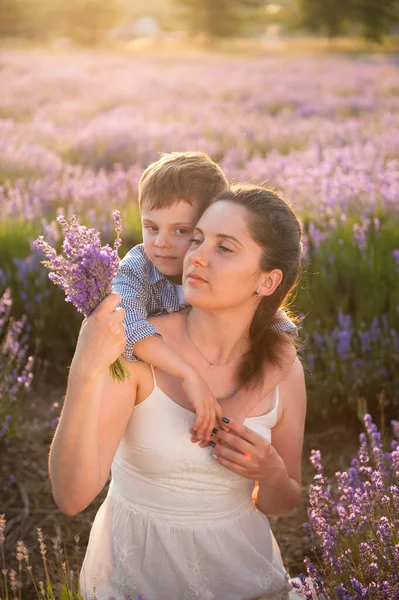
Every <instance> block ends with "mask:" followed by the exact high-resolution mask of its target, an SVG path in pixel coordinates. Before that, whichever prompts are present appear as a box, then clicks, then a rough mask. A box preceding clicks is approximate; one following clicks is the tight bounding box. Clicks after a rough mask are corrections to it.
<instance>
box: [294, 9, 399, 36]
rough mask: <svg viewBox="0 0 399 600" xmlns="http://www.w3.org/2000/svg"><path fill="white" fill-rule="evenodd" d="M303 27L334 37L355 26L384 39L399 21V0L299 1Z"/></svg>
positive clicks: (367, 34)
mask: <svg viewBox="0 0 399 600" xmlns="http://www.w3.org/2000/svg"><path fill="white" fill-rule="evenodd" d="M296 6H297V9H298V12H299V23H298V25H299V26H300V27H304V28H305V29H309V30H310V31H314V32H316V31H318V32H321V33H325V34H327V35H328V36H329V37H330V38H333V37H336V36H337V35H340V34H341V33H343V32H348V31H349V32H350V30H351V29H352V30H353V28H355V29H356V28H360V31H361V32H362V35H363V36H364V37H365V38H366V39H368V40H371V41H375V42H381V41H382V38H383V36H384V35H386V34H389V33H390V32H392V30H393V28H394V27H395V25H396V24H398V23H399V8H398V1H397V0H296Z"/></svg>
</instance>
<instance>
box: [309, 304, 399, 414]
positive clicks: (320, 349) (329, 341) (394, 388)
mask: <svg viewBox="0 0 399 600" xmlns="http://www.w3.org/2000/svg"><path fill="white" fill-rule="evenodd" d="M302 356H303V358H304V363H305V365H306V367H307V369H308V370H309V372H310V377H309V380H308V389H309V393H310V394H311V395H312V396H314V397H317V398H323V402H321V403H319V404H318V405H316V404H312V405H310V406H309V417H311V416H313V417H315V416H316V415H319V416H322V417H328V416H332V415H333V414H335V415H339V414H340V413H341V414H342V413H343V412H345V411H346V410H347V408H348V405H349V406H350V407H351V408H352V411H353V413H354V414H356V412H357V410H358V408H359V401H360V400H361V399H363V400H362V402H363V403H364V402H365V401H366V399H367V410H369V411H371V412H372V413H373V414H377V413H378V412H380V414H381V416H382V418H383V412H384V408H386V407H384V406H381V401H380V402H379V399H381V393H383V394H384V396H385V398H388V399H389V402H388V404H389V407H390V411H391V412H392V413H394V412H395V410H396V411H397V408H398V407H399V331H398V330H397V329H396V328H394V327H391V326H390V323H389V320H388V318H387V316H386V315H383V316H382V317H380V318H377V317H376V318H374V319H373V320H372V322H371V324H370V326H369V327H366V325H365V323H364V322H363V323H361V324H360V325H359V326H358V327H356V326H355V322H354V319H353V317H352V316H351V315H349V314H347V315H344V314H343V313H342V312H339V313H338V323H337V325H336V326H335V327H334V328H333V329H329V328H323V327H322V322H321V321H319V322H316V328H315V330H314V331H310V332H309V331H307V330H306V319H305V324H304V328H303V347H302ZM366 412H367V411H366ZM312 413H313V414H312ZM362 417H363V415H362Z"/></svg>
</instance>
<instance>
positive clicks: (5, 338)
mask: <svg viewBox="0 0 399 600" xmlns="http://www.w3.org/2000/svg"><path fill="white" fill-rule="evenodd" d="M11 308H12V299H11V294H10V290H9V289H6V290H5V292H4V294H3V296H2V297H0V340H2V341H1V343H0V439H2V438H6V437H10V436H13V435H15V434H16V421H15V419H16V413H17V408H18V402H19V401H20V399H21V396H22V395H23V393H24V392H26V391H28V390H29V389H30V387H31V383H32V380H33V373H32V368H33V362H34V361H33V357H32V356H29V355H28V354H29V352H28V343H27V335H28V329H29V326H28V323H27V319H26V317H25V316H23V317H22V318H21V319H20V320H18V321H16V320H14V319H13V318H11V317H10V314H11Z"/></svg>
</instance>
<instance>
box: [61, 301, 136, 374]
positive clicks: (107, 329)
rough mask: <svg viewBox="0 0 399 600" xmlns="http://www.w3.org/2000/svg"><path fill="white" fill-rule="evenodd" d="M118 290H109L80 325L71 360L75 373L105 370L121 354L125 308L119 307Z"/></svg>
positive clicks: (124, 341) (72, 369) (94, 372)
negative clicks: (109, 292) (116, 291)
mask: <svg viewBox="0 0 399 600" xmlns="http://www.w3.org/2000/svg"><path fill="white" fill-rule="evenodd" d="M120 300H121V297H120V295H119V294H117V293H115V292H112V293H111V294H109V295H108V296H107V297H106V298H104V300H103V301H102V302H100V304H99V305H98V306H97V308H96V309H95V310H94V311H93V313H92V314H91V315H90V317H88V318H87V319H84V321H83V323H82V326H81V328H80V332H79V337H78V342H77V345H76V350H75V354H74V357H73V360H72V363H71V369H70V370H71V371H72V372H74V373H83V374H84V375H85V376H87V374H89V373H90V374H99V373H104V371H106V370H107V369H108V368H109V366H110V365H111V364H112V363H113V362H114V361H115V360H116V359H117V358H118V357H119V356H120V355H121V354H122V352H123V351H124V349H125V345H126V335H125V324H124V323H123V319H124V318H125V315H126V312H125V310H124V309H123V308H118V304H119V302H120Z"/></svg>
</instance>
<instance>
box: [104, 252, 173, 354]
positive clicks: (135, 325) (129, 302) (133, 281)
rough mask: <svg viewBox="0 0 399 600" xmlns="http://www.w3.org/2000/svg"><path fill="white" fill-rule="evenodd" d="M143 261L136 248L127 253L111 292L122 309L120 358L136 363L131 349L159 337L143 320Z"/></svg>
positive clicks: (145, 285) (145, 298)
mask: <svg viewBox="0 0 399 600" xmlns="http://www.w3.org/2000/svg"><path fill="white" fill-rule="evenodd" d="M146 276H147V273H146V260H145V258H144V256H143V254H142V251H140V249H139V247H137V246H136V247H135V248H133V249H132V250H130V251H129V252H128V253H127V254H126V256H125V257H124V258H123V260H122V261H121V264H120V267H119V270H118V273H117V275H116V277H115V278H114V280H113V282H112V287H113V290H114V291H115V292H118V294H119V295H120V296H121V302H120V306H121V307H122V308H124V309H125V311H126V317H125V319H124V320H125V324H126V347H125V350H124V352H123V355H124V356H125V357H126V358H127V359H128V360H130V361H132V362H140V360H141V359H140V356H137V355H136V352H134V353H133V347H134V346H135V345H136V344H137V343H138V342H140V341H142V340H144V339H146V338H149V337H153V336H155V337H158V338H160V337H161V334H160V333H159V331H158V330H157V329H156V328H155V327H154V326H153V325H151V323H149V322H148V321H147V318H148V314H149V311H148V309H147V306H148V302H149V300H150V299H149V298H148V296H149V291H148V283H147V281H146Z"/></svg>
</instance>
